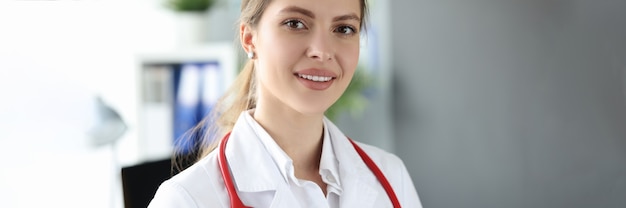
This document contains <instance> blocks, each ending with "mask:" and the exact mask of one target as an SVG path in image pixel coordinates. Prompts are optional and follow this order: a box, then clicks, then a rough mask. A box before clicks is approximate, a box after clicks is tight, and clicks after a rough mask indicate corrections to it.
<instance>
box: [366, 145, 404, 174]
mask: <svg viewBox="0 0 626 208" xmlns="http://www.w3.org/2000/svg"><path fill="white" fill-rule="evenodd" d="M354 142H355V143H356V144H357V145H358V146H359V147H360V148H361V149H363V151H365V153H367V155H368V156H369V157H370V158H371V159H372V160H373V161H374V162H375V163H376V164H377V165H378V166H379V167H380V168H382V169H394V168H400V167H402V168H404V162H402V159H400V157H398V156H397V155H395V154H393V153H391V152H388V151H386V150H384V149H381V148H380V147H377V146H373V145H370V144H365V143H362V142H358V141H354Z"/></svg>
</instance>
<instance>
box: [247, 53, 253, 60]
mask: <svg viewBox="0 0 626 208" xmlns="http://www.w3.org/2000/svg"><path fill="white" fill-rule="evenodd" d="M248 58H249V59H252V58H254V51H249V52H248Z"/></svg>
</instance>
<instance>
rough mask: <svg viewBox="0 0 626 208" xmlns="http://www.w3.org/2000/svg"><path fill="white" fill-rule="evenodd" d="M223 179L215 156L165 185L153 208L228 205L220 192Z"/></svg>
mask: <svg viewBox="0 0 626 208" xmlns="http://www.w3.org/2000/svg"><path fill="white" fill-rule="evenodd" d="M221 180H222V177H221V175H220V172H219V169H218V164H217V158H215V154H214V153H211V154H209V155H208V156H206V157H204V158H203V159H201V160H200V161H198V162H196V163H195V164H193V165H191V166H189V167H188V168H187V169H185V170H183V171H181V172H180V173H178V174H176V175H175V176H173V177H172V178H170V179H168V180H166V181H165V182H163V183H162V184H161V185H160V186H159V189H158V190H157V192H156V194H155V195H154V198H153V199H152V201H151V203H150V206H149V207H215V205H219V204H223V203H224V202H223V200H222V198H223V196H222V195H223V193H220V191H218V190H220V188H219V187H222V186H223V182H222V181H221ZM218 201H220V202H219V203H218ZM181 204H184V205H187V206H181ZM211 205H212V206H211ZM218 207H220V206H218Z"/></svg>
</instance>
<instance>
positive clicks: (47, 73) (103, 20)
mask: <svg viewBox="0 0 626 208" xmlns="http://www.w3.org/2000/svg"><path fill="white" fill-rule="evenodd" d="M212 21H213V22H215V20H212ZM220 27H229V26H224V25H221V26H220ZM228 29H230V28H226V29H225V30H222V31H224V32H221V33H217V32H216V33H212V34H217V35H216V36H215V37H211V38H212V39H220V38H222V39H228V40H230V39H231V38H232V35H231V33H230V31H229V30H228ZM0 31H1V32H0V100H1V102H0V161H1V163H2V169H1V171H0V207H121V206H122V198H121V197H122V196H121V188H120V187H121V186H120V184H119V178H117V177H118V174H119V172H118V171H119V169H118V168H119V167H120V166H123V165H129V164H133V163H135V162H137V159H138V155H137V148H138V147H137V141H136V140H137V138H136V137H137V131H136V125H137V123H136V122H137V109H136V107H137V104H136V101H137V98H136V79H137V78H136V76H135V72H136V71H135V70H136V69H135V67H136V64H137V63H136V59H135V58H136V55H137V54H140V53H142V52H149V51H162V50H169V49H172V48H174V47H176V38H177V33H176V25H175V18H174V16H173V14H172V13H171V12H169V11H168V10H166V9H165V8H164V7H163V6H162V4H161V3H160V1H149V0H144V1H121V0H116V1H88V0H85V1H63V0H61V1H0ZM96 95H100V96H102V97H103V98H104V100H105V101H106V102H107V103H108V104H109V105H111V106H112V107H113V108H115V110H117V111H119V113H120V114H121V115H122V117H123V119H124V120H125V121H126V122H127V123H128V126H129V131H128V132H127V133H126V135H125V136H124V137H123V138H121V139H120V141H118V143H117V144H116V145H115V147H106V146H105V147H95V146H93V145H91V144H90V143H89V137H88V136H87V135H86V133H85V132H86V131H87V129H88V128H89V127H90V125H91V124H92V123H93V120H94V114H93V109H92V108H91V105H92V104H93V98H94V97H95V96H96Z"/></svg>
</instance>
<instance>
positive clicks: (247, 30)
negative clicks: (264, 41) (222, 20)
mask: <svg viewBox="0 0 626 208" xmlns="http://www.w3.org/2000/svg"><path fill="white" fill-rule="evenodd" d="M254 35H255V33H254V30H252V27H251V26H250V25H248V24H243V23H242V24H241V25H240V26H239V40H240V41H241V47H243V50H244V51H246V53H249V52H253V51H254Z"/></svg>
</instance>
